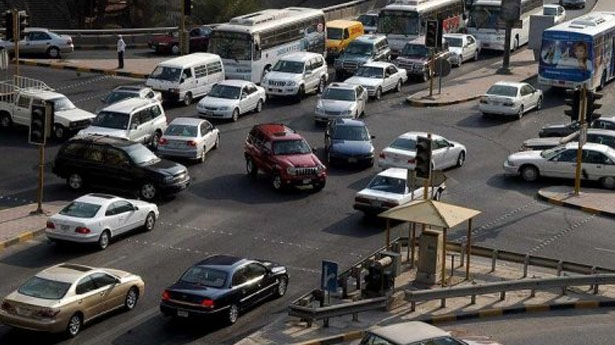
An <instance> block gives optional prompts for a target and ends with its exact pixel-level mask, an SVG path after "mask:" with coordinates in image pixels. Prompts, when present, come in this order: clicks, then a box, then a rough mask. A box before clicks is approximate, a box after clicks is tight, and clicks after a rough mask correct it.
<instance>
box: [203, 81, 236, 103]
mask: <svg viewBox="0 0 615 345" xmlns="http://www.w3.org/2000/svg"><path fill="white" fill-rule="evenodd" d="M240 93H241V88H240V87H237V86H229V85H220V84H218V85H215V86H214V87H213V88H212V89H211V91H210V92H209V94H207V96H208V97H215V98H225V99H239V94H240Z"/></svg>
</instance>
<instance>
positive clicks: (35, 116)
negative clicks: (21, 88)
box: [29, 104, 47, 145]
mask: <svg viewBox="0 0 615 345" xmlns="http://www.w3.org/2000/svg"><path fill="white" fill-rule="evenodd" d="M46 115H47V113H46V110H45V104H32V110H31V112H30V130H29V141H30V144H34V145H45V143H46V141H47V116H46Z"/></svg>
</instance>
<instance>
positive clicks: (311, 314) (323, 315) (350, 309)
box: [288, 297, 387, 327]
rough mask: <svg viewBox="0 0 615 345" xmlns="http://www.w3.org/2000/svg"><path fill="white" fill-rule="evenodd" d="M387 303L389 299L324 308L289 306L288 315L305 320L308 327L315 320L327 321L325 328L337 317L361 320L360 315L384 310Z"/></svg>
mask: <svg viewBox="0 0 615 345" xmlns="http://www.w3.org/2000/svg"><path fill="white" fill-rule="evenodd" d="M386 303H387V297H376V298H369V299H363V300H360V301H356V302H349V303H343V304H335V305H329V306H323V307H316V308H311V307H304V306H300V305H294V304H291V305H290V306H289V310H288V315H290V316H296V317H299V318H301V319H302V320H305V321H306V322H307V324H308V327H310V326H311V325H312V322H314V321H315V320H325V327H327V326H328V324H329V322H328V319H329V318H332V317H336V316H344V315H350V314H352V319H353V320H354V321H358V320H359V316H358V315H359V313H360V312H364V311H369V310H374V309H380V308H384V307H385V306H386Z"/></svg>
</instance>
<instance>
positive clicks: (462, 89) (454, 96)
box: [407, 49, 538, 107]
mask: <svg viewBox="0 0 615 345" xmlns="http://www.w3.org/2000/svg"><path fill="white" fill-rule="evenodd" d="M501 66H502V62H501V61H498V62H496V63H494V64H492V65H489V66H487V67H483V68H481V69H478V70H476V71H474V72H471V73H468V74H464V75H463V76H460V77H457V78H455V79H453V80H451V81H447V85H446V86H443V87H442V94H441V95H437V94H436V93H437V92H438V89H437V85H436V86H435V87H434V97H433V98H426V97H428V96H429V87H428V86H427V87H426V89H425V90H424V91H420V92H417V93H415V94H413V95H411V96H410V97H408V98H407V101H408V103H409V104H410V105H411V106H414V107H439V106H445V105H452V104H459V103H464V102H469V101H472V100H475V99H477V98H479V97H480V96H481V95H483V94H484V93H485V92H487V90H488V89H489V87H490V86H491V85H493V84H495V83H496V82H498V81H523V80H526V79H529V78H532V77H533V76H535V75H536V74H537V73H538V65H537V63H536V62H535V61H534V53H533V51H532V50H529V49H525V50H523V51H521V52H519V53H517V54H514V55H511V57H510V67H511V72H512V74H497V73H496V72H497V70H498V69H499V68H500V67H501ZM434 84H436V83H434Z"/></svg>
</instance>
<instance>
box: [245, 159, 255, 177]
mask: <svg viewBox="0 0 615 345" xmlns="http://www.w3.org/2000/svg"><path fill="white" fill-rule="evenodd" d="M246 172H247V173H248V176H250V177H252V178H256V175H257V174H258V168H257V167H256V165H254V160H253V159H252V157H246Z"/></svg>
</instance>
